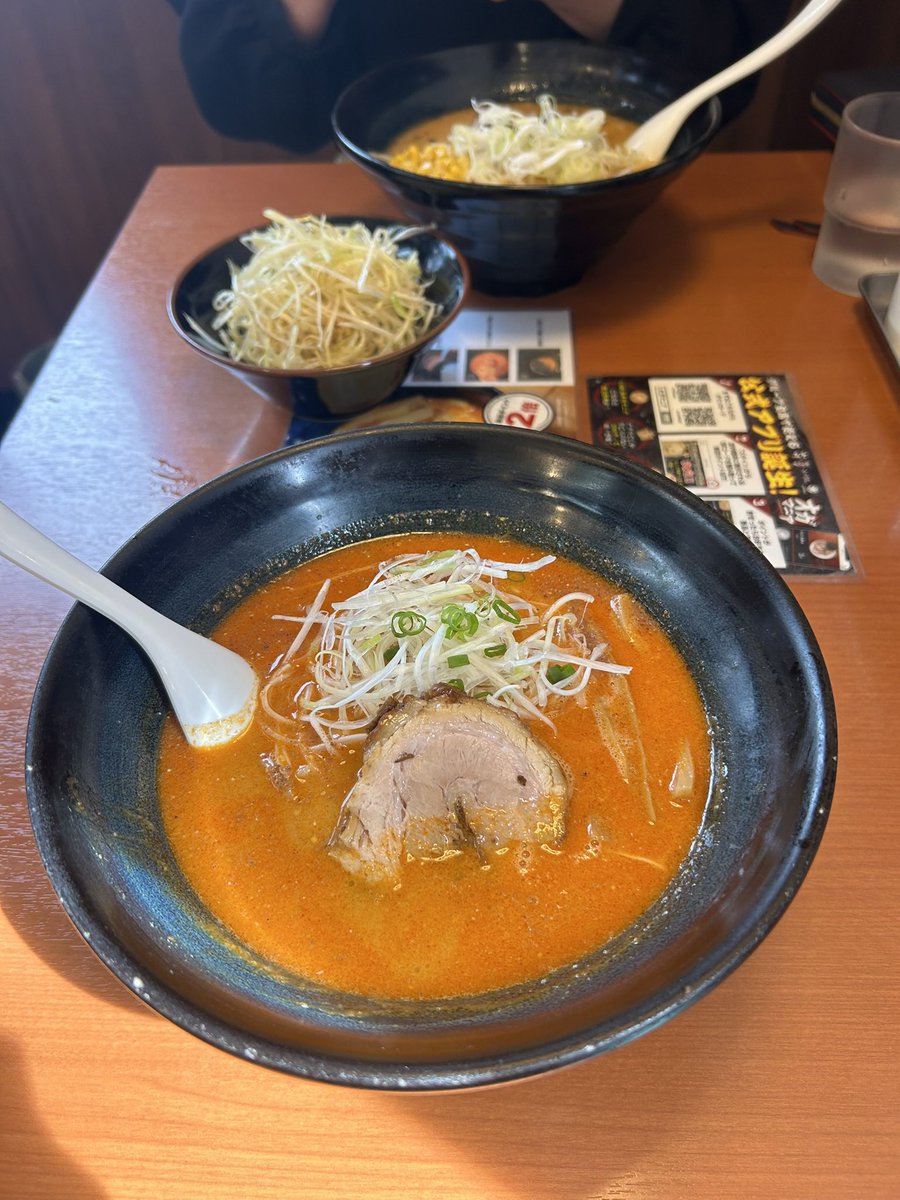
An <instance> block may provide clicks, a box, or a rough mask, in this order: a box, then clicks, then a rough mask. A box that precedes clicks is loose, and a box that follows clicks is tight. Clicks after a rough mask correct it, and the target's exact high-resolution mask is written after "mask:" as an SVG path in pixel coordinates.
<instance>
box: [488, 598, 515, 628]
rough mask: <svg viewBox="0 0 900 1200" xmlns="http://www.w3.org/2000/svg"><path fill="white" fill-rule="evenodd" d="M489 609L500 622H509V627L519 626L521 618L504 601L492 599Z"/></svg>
mask: <svg viewBox="0 0 900 1200" xmlns="http://www.w3.org/2000/svg"><path fill="white" fill-rule="evenodd" d="M491 608H492V609H493V610H494V612H495V613H496V614H497V616H498V617H499V618H500V620H501V621H509V623H510V625H521V623H522V618H521V617H520V616H519V614H518V613H517V612H516V610H515V609H514V608H511V607H510V606H509V605H508V604H507V603H506V601H505V600H501V599H500V597H499V596H495V597H494V602H493V604H492V605H491Z"/></svg>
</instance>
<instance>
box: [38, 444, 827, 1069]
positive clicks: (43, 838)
mask: <svg viewBox="0 0 900 1200" xmlns="http://www.w3.org/2000/svg"><path fill="white" fill-rule="evenodd" d="M473 430H477V436H478V437H479V438H483V439H485V440H487V441H495V442H496V441H497V439H498V438H507V439H508V438H510V437H512V438H513V440H514V441H513V444H514V443H515V442H516V441H518V442H519V443H520V444H521V445H527V444H531V443H534V442H535V440H536V441H537V444H538V445H539V446H541V445H542V446H543V449H544V451H545V452H546V453H552V454H554V455H559V454H560V453H566V454H568V455H573V456H575V457H576V458H578V459H580V460H581V461H582V462H587V463H590V464H592V465H596V466H598V467H600V468H602V469H604V470H608V471H610V472H612V474H613V475H616V476H620V477H621V476H625V477H630V478H631V479H632V480H634V479H636V478H644V479H647V478H650V479H652V481H653V486H654V487H655V488H657V489H659V490H661V491H662V492H663V493H666V494H667V495H668V497H669V499H670V500H672V501H674V502H675V503H676V504H677V505H679V506H680V507H682V508H686V509H688V510H693V511H694V512H695V513H696V514H698V515H700V516H701V519H702V520H704V521H705V522H707V523H709V524H710V527H712V522H719V523H717V524H716V525H715V529H716V533H717V536H718V537H719V538H720V539H722V540H723V541H724V542H725V543H728V542H731V543H732V544H733V545H734V546H735V547H736V548H739V552H740V554H741V555H742V556H744V557H745V559H746V562H747V566H748V570H749V572H750V574H751V575H752V576H754V577H765V580H766V581H767V587H768V588H771V589H773V590H774V593H775V594H776V596H777V598H778V600H779V602H780V603H781V604H783V605H784V606H785V608H786V609H787V611H788V612H789V613H790V615H791V618H792V621H793V624H794V628H795V632H796V634H797V636H798V637H799V638H801V639H802V641H803V643H804V646H805V647H806V649H807V652H808V660H809V662H808V666H809V671H810V675H811V677H814V679H815V683H816V685H817V686H816V699H817V707H818V706H820V707H821V718H822V725H821V744H822V756H821V759H820V760H818V761H817V778H818V788H817V790H816V793H815V803H814V804H813V803H812V802H811V801H812V799H813V797H812V795H810V797H809V801H810V802H809V803H808V806H807V823H806V825H805V827H804V836H803V837H802V838H801V837H800V836H799V831H798V834H797V836H795V837H794V839H793V840H792V841H791V842H790V844H789V845H788V846H786V848H785V850H784V854H783V856H782V861H781V864H780V866H779V869H778V871H777V873H776V876H775V878H774V879H773V880H772V882H771V885H770V886H769V887H768V888H767V889H766V890H765V891H763V892H762V893H761V894H760V902H759V905H758V906H757V907H756V908H754V910H753V913H752V915H751V916H749V917H748V919H747V920H746V921H743V922H741V924H740V925H739V926H738V927H737V928H735V929H734V930H732V931H731V934H730V936H729V937H727V938H725V939H724V940H723V941H722V942H721V943H720V944H718V945H717V947H716V950H715V952H714V953H713V954H711V955H706V956H703V957H701V958H700V959H699V960H698V961H697V962H696V963H694V965H693V970H692V972H691V973H690V975H689V977H688V979H687V983H686V984H685V986H683V987H680V988H679V989H678V990H677V991H673V990H672V989H669V990H665V989H664V990H662V991H659V992H654V993H653V995H652V996H651V997H649V999H648V1000H647V1002H646V1003H645V1004H643V1005H637V1006H634V1007H632V1006H629V1007H628V1008H627V1010H626V1011H625V1012H624V1013H622V1014H620V1016H619V1017H618V1018H617V1019H616V1021H615V1022H614V1025H613V1027H612V1028H609V1029H605V1030H602V1031H600V1030H590V1031H588V1030H583V1031H581V1032H580V1033H578V1034H577V1035H576V1036H574V1037H567V1038H563V1039H562V1040H559V1041H555V1042H554V1041H553V1040H552V1039H551V1040H549V1041H548V1042H546V1043H544V1044H541V1045H540V1046H539V1047H535V1048H534V1049H533V1050H532V1051H531V1052H530V1053H528V1052H523V1051H519V1052H511V1053H509V1054H507V1055H506V1056H504V1057H503V1058H500V1059H498V1058H491V1057H487V1058H481V1057H479V1058H476V1059H474V1060H465V1059H464V1060H462V1061H454V1062H442V1063H428V1062H425V1063H416V1062H402V1061H397V1060H396V1059H390V1060H388V1061H385V1062H382V1063H379V1062H373V1061H370V1060H367V1059H359V1058H355V1057H353V1056H347V1057H343V1058H342V1057H340V1056H338V1055H335V1054H333V1053H332V1054H323V1053H320V1052H316V1051H304V1050H303V1049H301V1048H299V1047H296V1046H294V1047H292V1046H289V1045H285V1044H284V1043H278V1042H273V1041H271V1040H269V1039H267V1038H266V1037H264V1036H263V1035H261V1034H259V1033H256V1032H253V1031H251V1030H247V1029H244V1028H241V1027H239V1026H238V1025H236V1024H232V1023H230V1022H228V1021H227V1020H226V1019H224V1018H222V1017H220V1016H216V1015H215V1014H213V1013H211V1012H210V1011H209V1010H207V1009H205V1008H201V1007H199V1006H198V1005H197V1004H196V1003H194V1002H193V1001H192V1000H191V999H190V998H189V997H188V996H186V995H185V994H184V993H182V992H180V991H179V990H177V988H176V987H175V986H174V985H169V984H167V983H166V982H165V980H163V979H160V978H154V981H153V985H152V999H151V997H150V995H148V994H147V992H146V990H145V985H144V984H143V981H142V979H141V978H140V977H141V976H142V974H143V973H145V972H146V971H147V970H148V968H147V965H146V964H145V963H144V962H142V961H141V960H139V959H138V958H136V957H135V956H134V955H133V954H132V952H131V951H130V950H129V949H128V948H127V947H125V946H123V945H122V944H121V943H119V942H118V941H117V940H116V939H115V938H114V937H112V936H110V935H109V934H108V933H107V931H106V929H105V928H104V925H103V921H102V918H98V916H97V914H96V913H95V912H93V911H92V910H91V909H90V906H89V903H88V897H87V896H86V895H85V894H84V893H83V891H82V890H81V888H80V885H79V884H78V883H77V882H76V881H75V879H74V878H73V877H72V876H71V874H70V871H69V859H68V858H67V857H66V855H65V854H64V852H63V848H62V846H61V845H60V844H59V838H58V836H57V835H56V834H55V833H54V827H53V818H52V811H51V808H50V806H49V805H48V803H47V800H46V796H43V797H42V795H41V794H40V784H41V781H40V779H39V778H35V775H34V774H28V775H27V785H28V786H27V789H26V790H27V793H28V805H29V812H30V816H31V822H32V826H33V828H34V834H35V839H36V842H37V844H38V849H39V852H40V856H41V859H42V861H43V864H44V868H45V870H46V872H47V874H48V876H49V878H50V880H51V883H52V885H53V887H54V890H55V891H56V892H57V895H58V896H59V898H60V900H61V902H62V904H63V907H64V909H65V911H66V912H67V913H68V915H69V916H70V918H71V919H72V921H73V923H74V924H75V927H76V929H77V930H78V931H79V932H80V933H81V934H82V936H83V937H85V938H86V940H88V944H89V945H90V947H91V949H93V950H94V952H95V953H96V954H97V955H98V956H99V957H100V958H101V960H102V961H103V962H104V963H105V964H106V965H107V966H108V967H109V968H110V969H111V970H112V972H113V973H114V974H115V975H116V976H117V977H118V978H119V979H120V981H121V982H122V983H123V984H124V985H125V986H126V987H128V988H129V989H130V990H131V991H132V992H134V993H135V994H136V995H137V996H138V997H139V998H140V999H141V1000H143V1001H144V1002H145V1003H147V1004H149V1005H150V1007H152V1008H153V1009H154V1010H155V1011H157V1012H159V1013H161V1014H162V1015H164V1016H166V1017H167V1018H168V1019H169V1020H171V1021H172V1022H173V1023H174V1024H176V1025H178V1026H179V1027H181V1028H182V1029H184V1030H186V1031H187V1032H190V1033H192V1034H193V1035H194V1036H197V1037H199V1038H200V1039H201V1040H204V1041H206V1042H208V1043H209V1044H210V1045H213V1046H216V1047H217V1048H219V1049H223V1050H226V1051H229V1052H231V1053H233V1054H235V1055H236V1056H237V1057H244V1058H248V1059H251V1060H252V1061H254V1062H258V1063H259V1064H260V1065H264V1066H267V1067H269V1068H273V1069H276V1070H281V1071H284V1072H286V1073H289V1074H293V1075H297V1076H301V1077H305V1078H308V1079H311V1080H318V1081H321V1082H329V1083H334V1084H341V1085H345V1086H353V1087H355V1088H361V1089H374V1090H388V1091H416V1092H423V1091H425V1092H428V1091H431V1092H444V1091H448V1090H461V1089H467V1088H468V1089H471V1088H475V1087H483V1086H488V1085H494V1084H498V1083H502V1082H511V1081H514V1080H516V1079H521V1078H524V1077H529V1076H535V1075H539V1074H542V1073H544V1072H547V1071H551V1070H556V1069H559V1068H561V1067H564V1066H567V1065H571V1064H574V1063H576V1062H579V1061H583V1060H585V1059H589V1058H591V1057H594V1056H596V1055H597V1054H599V1053H600V1052H602V1051H609V1050H612V1049H615V1048H618V1047H621V1046H623V1045H625V1044H627V1043H628V1042H630V1041H632V1040H634V1039H635V1038H637V1037H639V1036H642V1035H643V1034H645V1033H647V1032H649V1031H650V1030H652V1029H655V1028H657V1027H658V1026H660V1025H661V1024H663V1023H664V1022H666V1021H667V1020H669V1019H671V1018H672V1017H673V1016H675V1015H677V1014H678V1013H680V1012H682V1011H684V1010H685V1009H686V1008H688V1007H690V1006H691V1005H692V1004H693V1003H694V1002H696V1001H697V1000H699V999H700V998H701V997H703V996H704V995H706V994H708V993H709V992H710V991H711V990H712V989H713V988H714V987H715V986H717V985H718V984H719V983H720V982H722V980H724V979H725V978H726V977H727V976H728V975H730V974H731V972H732V971H734V970H735V969H736V968H737V967H738V966H739V965H740V964H741V963H742V962H744V961H745V960H746V959H747V957H748V956H749V955H750V954H751V953H752V951H753V950H755V949H756V948H757V947H758V946H759V944H760V943H761V942H762V941H763V940H764V938H765V937H766V936H767V935H768V933H769V932H771V930H772V929H773V928H774V926H775V925H776V924H777V922H778V921H779V920H780V918H781V917H782V915H783V914H784V912H785V910H786V909H787V907H788V906H789V904H790V902H791V900H792V899H793V898H794V896H795V895H796V893H797V891H798V890H799V888H800V887H801V885H802V883H803V881H804V879H805V878H806V876H807V874H808V872H809V869H810V867H811V865H812V862H813V859H814V857H815V854H816V852H817V849H818V847H819V844H820V842H821V839H822V836H823V834H824V831H825V827H826V823H827V819H828V815H829V811H830V807H831V802H832V799H833V792H834V786H835V779H836V771H837V721H836V714H835V705H834V697H833V692H832V689H831V684H830V680H829V676H828V672H827V668H826V665H825V662H824V657H823V655H822V652H821V648H820V647H819V645H818V642H817V640H816V637H815V634H814V631H813V629H812V627H811V625H810V623H809V621H808V619H807V617H806V615H805V613H804V612H803V609H802V607H801V606H800V604H799V601H798V600H797V599H796V597H795V596H794V594H793V592H792V591H791V590H790V588H789V587H788V586H787V584H786V582H785V581H784V579H783V578H781V576H779V575H778V574H777V572H776V571H775V570H774V568H772V567H771V565H770V564H769V563H768V560H767V559H766V558H765V557H764V556H763V555H762V553H761V552H760V551H759V550H758V549H757V548H756V547H755V546H754V545H753V544H752V543H751V542H750V541H749V540H748V539H746V537H745V536H744V535H743V534H741V533H740V532H739V531H738V530H737V529H735V528H734V527H733V526H731V525H730V524H729V523H728V522H726V521H724V520H722V519H721V518H717V517H715V514H713V513H712V512H711V511H710V509H709V508H708V506H707V505H706V504H705V502H703V501H702V500H701V499H699V498H698V497H695V496H693V495H692V494H691V493H689V492H687V491H686V490H685V489H683V488H681V487H679V486H678V485H676V484H674V483H672V482H671V481H669V480H667V479H665V478H664V477H662V476H657V475H655V474H653V473H651V472H648V471H647V470H646V469H645V468H643V467H640V466H638V465H636V464H634V463H631V462H629V461H627V460H623V459H621V458H619V457H617V456H614V455H612V454H611V453H609V452H607V451H604V450H603V449H602V448H598V447H594V446H591V445H588V444H586V443H583V442H580V441H575V440H570V439H562V438H559V437H558V436H557V435H552V434H547V433H532V432H526V431H515V430H503V429H500V428H495V427H489V426H485V427H480V426H475V427H471V426H465V427H461V426H459V425H456V424H453V423H450V424H442V425H437V424H436V425H430V426H427V427H425V426H400V427H394V428H392V429H390V430H388V429H368V430H354V431H350V432H343V433H335V434H332V435H330V436H329V437H327V438H321V439H316V440H315V441H313V442H309V443H305V444H301V445H298V446H291V447H284V448H282V449H280V450H276V451H273V452H272V453H270V454H267V455H264V456H262V457H261V458H258V459H254V460H251V461H250V462H248V463H243V464H240V465H238V466H237V467H234V468H232V469H231V470H229V471H226V472H223V473H222V474H220V475H218V476H216V477H215V478H214V479H211V480H209V481H208V482H206V483H205V484H203V485H201V486H200V487H198V488H197V489H195V490H194V491H193V492H191V493H190V494H189V495H188V496H186V497H183V498H182V500H180V501H179V502H178V504H177V505H173V506H171V507H170V508H169V509H166V510H164V511H163V512H161V513H158V514H156V516H154V517H152V518H151V519H150V520H149V521H147V522H146V523H145V524H144V525H143V526H142V527H141V528H140V529H139V530H137V531H136V532H135V534H134V535H133V536H132V537H131V538H130V539H129V540H128V541H126V542H125V543H124V544H123V545H122V546H121V547H119V548H118V549H117V550H116V551H115V553H114V554H113V555H112V557H111V558H110V559H109V560H108V562H107V563H106V564H105V566H104V567H103V571H104V573H110V572H111V573H113V574H115V572H116V570H117V569H118V568H119V567H121V566H122V565H123V564H124V565H127V564H128V561H129V560H130V559H131V558H132V557H133V556H134V554H135V553H136V545H137V544H138V541H139V539H140V538H141V536H142V535H143V534H145V533H146V532H152V531H153V530H156V531H157V532H158V531H159V530H160V529H162V528H165V526H166V525H167V524H169V523H171V521H172V520H173V515H174V512H175V510H177V511H179V512H181V513H185V512H187V513H188V515H189V514H190V513H191V512H192V511H193V510H195V509H196V508H197V506H198V505H200V506H201V507H202V505H203V504H204V503H205V501H206V500H207V499H208V497H209V495H210V493H211V492H214V491H215V490H217V489H218V488H220V487H222V486H223V484H233V483H235V482H237V481H240V480H241V479H242V478H246V477H247V476H248V475H249V476H252V474H253V473H254V472H256V471H259V470H260V469H265V468H271V467H272V466H273V465H274V464H277V463H280V462H283V461H284V460H285V459H289V458H295V457H298V456H300V457H302V456H305V455H307V454H310V453H313V454H314V453H315V452H316V450H317V449H320V448H323V449H328V448H331V447H334V446H339V445H341V444H346V443H348V442H349V443H350V444H351V446H357V445H365V444H369V445H370V448H374V446H375V445H377V443H378V442H379V441H381V440H384V439H386V438H388V437H391V438H394V437H398V436H399V437H400V439H401V440H407V439H409V438H413V439H415V438H417V437H419V438H421V437H423V436H424V437H434V436H443V435H446V434H449V436H451V437H456V438H457V439H460V440H463V439H465V438H467V437H470V436H472V432H473ZM522 439H530V441H529V442H523V441H522ZM498 444H500V443H499V442H498ZM364 457H368V456H364ZM78 619H82V618H81V617H80V614H79V613H78V606H76V608H75V609H73V610H72V611H71V612H70V613H69V614H68V616H67V617H66V618H65V620H64V622H63V624H62V626H61V627H60V630H59V631H58V632H57V634H56V636H55V638H54V640H53V643H52V645H51V647H50V649H49V651H48V654H47V657H46V659H45V662H44V664H43V666H42V669H41V674H40V677H39V679H38V684H37V687H36V690H35V699H34V702H33V704H32V709H31V713H30V715H29V721H28V730H27V742H26V762H27V763H32V762H33V761H34V757H35V756H34V750H35V745H36V741H37V735H38V730H37V727H36V725H35V722H36V719H37V716H38V715H39V711H40V706H41V705H42V704H43V703H44V701H45V699H46V695H47V687H48V683H47V681H48V677H49V673H50V670H51V664H52V662H53V657H54V655H55V654H58V653H59V647H60V646H61V645H64V644H65V639H66V637H71V636H72V634H71V630H72V626H73V622H75V621H77V620H78ZM84 930H87V931H89V933H88V934H85V933H84V932H82V931H84ZM150 969H151V970H152V968H150Z"/></svg>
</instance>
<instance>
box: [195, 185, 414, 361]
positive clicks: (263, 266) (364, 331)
mask: <svg viewBox="0 0 900 1200" xmlns="http://www.w3.org/2000/svg"><path fill="white" fill-rule="evenodd" d="M263 215H264V216H265V218H266V219H267V220H268V221H269V222H270V224H269V225H268V227H267V228H265V229H262V230H256V231H254V232H253V233H250V234H248V235H247V236H246V237H245V238H244V239H243V240H244V244H245V245H246V246H247V247H248V248H249V249H250V250H251V251H252V256H251V258H250V260H249V262H247V263H246V264H245V265H244V266H242V267H236V266H234V264H231V263H229V268H230V274H231V286H230V287H229V288H226V289H224V290H223V291H221V292H218V293H217V295H216V296H215V297H214V298H213V308H214V309H215V311H216V314H217V315H216V317H215V318H214V320H213V322H212V327H213V329H214V330H216V332H217V333H218V336H219V337H220V338H221V340H222V345H223V346H224V347H225V349H226V351H227V352H228V355H229V357H230V358H232V359H233V360H234V361H235V362H245V363H253V364H255V365H256V366H261V367H270V368H278V369H282V370H297V371H310V370H316V369H320V368H331V367H346V366H353V365H355V364H357V363H362V362H366V361H368V360H369V359H372V358H380V357H381V356H382V355H385V354H390V353H393V352H394V351H396V350H401V349H403V347H404V346H408V345H410V344H411V343H413V342H415V341H417V340H418V339H419V338H420V337H421V336H422V334H424V333H426V332H427V331H428V329H429V328H430V326H431V325H432V324H433V323H434V320H435V317H436V315H437V313H438V307H437V305H435V304H434V303H433V302H432V301H431V300H429V299H428V298H427V296H426V292H427V289H428V287H429V283H430V280H428V279H427V278H425V277H423V275H422V269H421V265H420V263H419V258H418V255H417V254H416V253H415V252H414V251H410V252H409V253H400V252H399V250H398V247H399V245H400V243H401V242H402V241H403V240H404V239H407V238H409V237H411V236H412V235H413V234H414V233H416V232H417V230H414V229H406V230H399V231H397V230H393V229H391V228H389V227H387V226H383V227H379V228H377V229H375V230H374V231H372V230H370V229H369V228H368V227H367V226H366V225H364V224H363V223H362V222H360V221H356V222H354V223H353V224H350V225H335V224H332V223H331V222H329V221H328V220H326V218H325V217H314V216H303V217H286V216H284V215H283V214H282V213H279V212H276V211H275V210H274V209H266V210H265V212H264V213H263ZM200 332H202V331H200ZM203 336H204V340H206V341H207V342H209V337H208V335H207V334H204V335H203Z"/></svg>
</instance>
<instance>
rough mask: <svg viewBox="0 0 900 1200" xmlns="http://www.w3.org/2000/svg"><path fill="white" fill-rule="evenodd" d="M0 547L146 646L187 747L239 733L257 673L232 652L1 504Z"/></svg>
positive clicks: (252, 703) (252, 701) (249, 713)
mask: <svg viewBox="0 0 900 1200" xmlns="http://www.w3.org/2000/svg"><path fill="white" fill-rule="evenodd" d="M0 554H2V555H3V556H4V557H5V558H8V559H9V560H10V562H13V563H15V564H16V566H18V567H23V568H24V569H25V570H26V571H30V572H31V574H32V575H36V576H37V577H38V579H43V580H44V581H45V582H46V583H51V584H52V585H53V586H54V587H57V588H59V589H60V590H61V591H63V592H66V593H67V594H68V595H70V596H73V597H74V598H75V599H76V600H80V601H81V602H82V604H86V605H88V607H89V608H93V609H95V610H96V611H97V612H99V613H102V614H103V616H105V617H109V619H110V620H111V621H114V622H115V623H116V624H117V625H119V626H121V628H122V629H124V630H125V632H126V633H128V634H130V635H131V637H133V638H134V640H135V641H136V642H137V643H138V645H139V646H141V647H142V648H143V650H144V651H145V652H146V654H147V656H148V658H149V659H150V661H151V662H152V663H153V665H154V667H155V668H156V670H157V672H158V673H159V677H160V679H161V680H162V683H163V686H164V687H165V689H166V692H167V693H168V696H169V700H170V702H171V704H172V708H173V709H174V711H175V716H176V717H177V718H178V720H179V723H180V724H181V728H182V729H183V730H184V736H185V737H186V738H187V740H188V741H189V742H190V744H191V745H192V746H220V745H223V744H224V743H225V742H230V741H233V740H234V739H235V738H236V737H239V736H240V734H242V733H243V732H244V730H245V729H246V728H247V726H248V725H249V724H250V721H251V720H252V719H253V713H254V711H255V709H256V693H257V687H258V683H257V678H256V675H255V673H254V671H253V668H252V667H251V666H250V665H249V664H248V663H246V662H244V660H243V659H242V658H241V657H240V656H239V655H237V654H235V653H234V652H233V651H231V650H228V649H226V647H225V646H219V645H218V644H217V643H216V642H211V641H210V640H209V638H205V637H202V636H201V635H200V634H199V633H194V632H192V630H190V629H185V628H184V626H183V625H178V624H177V623H176V622H175V621H171V620H169V618H168V617H164V616H163V615H162V614H161V613H158V612H156V611H155V610H154V609H152V608H150V607H149V606H148V605H146V604H144V603H143V601H141V600H138V599H137V598H136V597H134V596H132V595H131V594H130V593H129V592H126V591H125V590H124V589H123V588H120V587H119V585H118V584H116V583H113V582H112V581H111V580H109V579H107V578H106V577H105V576H104V575H100V574H99V573H98V572H97V571H94V570H93V569H92V568H91V567H89V566H87V565H86V564H85V563H83V562H82V561H81V560H80V559H78V558H75V557H74V556H73V555H71V554H69V552H68V551H67V550H63V549H62V547H61V546H57V544H56V542H52V541H51V540H50V538H48V537H47V536H46V535H45V534H43V533H41V532H40V531H39V530H37V529H35V528H34V526H33V525H29V524H28V522H27V521H24V520H23V519H22V518H21V517H20V516H18V514H17V513H14V512H13V511H12V509H11V508H8V507H7V506H6V505H5V504H3V503H0Z"/></svg>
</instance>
